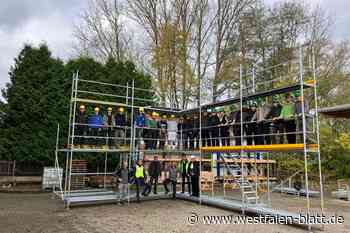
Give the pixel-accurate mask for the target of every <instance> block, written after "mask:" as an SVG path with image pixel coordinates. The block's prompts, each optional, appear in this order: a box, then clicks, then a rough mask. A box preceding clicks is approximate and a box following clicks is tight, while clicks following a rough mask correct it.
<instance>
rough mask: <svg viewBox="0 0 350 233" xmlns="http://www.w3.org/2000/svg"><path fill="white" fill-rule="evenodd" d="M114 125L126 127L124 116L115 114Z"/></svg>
mask: <svg viewBox="0 0 350 233" xmlns="http://www.w3.org/2000/svg"><path fill="white" fill-rule="evenodd" d="M115 125H117V126H126V117H125V114H120V113H117V114H116V115H115Z"/></svg>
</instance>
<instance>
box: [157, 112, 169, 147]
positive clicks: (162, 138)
mask: <svg viewBox="0 0 350 233" xmlns="http://www.w3.org/2000/svg"><path fill="white" fill-rule="evenodd" d="M159 128H160V132H159V149H161V150H164V147H165V144H166V139H167V130H168V122H167V116H166V115H163V116H162V119H161V120H160V121H159Z"/></svg>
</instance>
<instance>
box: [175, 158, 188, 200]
mask: <svg viewBox="0 0 350 233" xmlns="http://www.w3.org/2000/svg"><path fill="white" fill-rule="evenodd" d="M188 165H189V163H188V160H187V158H186V155H185V154H182V156H181V161H180V162H179V164H178V166H177V170H178V171H179V173H180V174H181V178H182V186H181V187H182V189H181V193H185V184H186V181H187V184H188V193H189V194H190V193H191V182H190V177H189V174H188Z"/></svg>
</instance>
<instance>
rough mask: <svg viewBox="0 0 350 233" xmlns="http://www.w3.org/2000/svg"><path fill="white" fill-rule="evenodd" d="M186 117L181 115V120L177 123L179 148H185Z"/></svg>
mask: <svg viewBox="0 0 350 233" xmlns="http://www.w3.org/2000/svg"><path fill="white" fill-rule="evenodd" d="M184 124H185V122H184V117H183V116H180V118H179V122H178V124H177V141H178V143H177V147H178V148H179V150H183V147H184Z"/></svg>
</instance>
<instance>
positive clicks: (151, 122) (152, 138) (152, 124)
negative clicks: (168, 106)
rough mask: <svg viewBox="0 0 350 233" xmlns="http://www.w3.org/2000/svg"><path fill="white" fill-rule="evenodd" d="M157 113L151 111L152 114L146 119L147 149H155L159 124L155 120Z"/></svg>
mask: <svg viewBox="0 0 350 233" xmlns="http://www.w3.org/2000/svg"><path fill="white" fill-rule="evenodd" d="M157 115H158V114H157V113H156V112H152V116H151V118H150V119H148V121H147V127H148V140H149V144H150V146H149V149H151V150H155V149H157V142H158V139H159V127H158V126H159V125H158V121H157Z"/></svg>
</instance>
